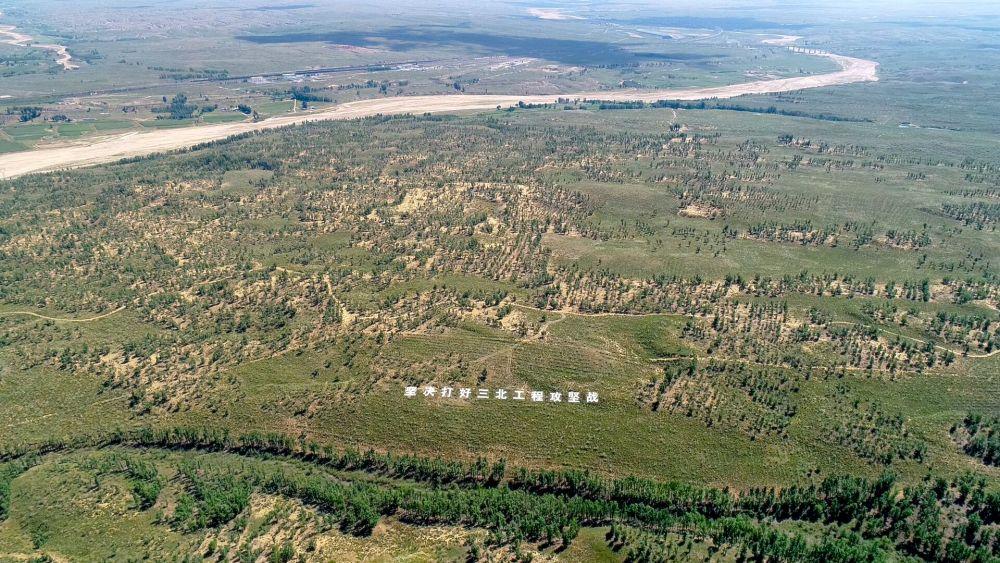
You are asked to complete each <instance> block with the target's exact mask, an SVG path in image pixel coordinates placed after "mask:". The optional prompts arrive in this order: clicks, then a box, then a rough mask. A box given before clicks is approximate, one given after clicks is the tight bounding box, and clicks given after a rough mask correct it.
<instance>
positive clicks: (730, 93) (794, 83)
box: [0, 53, 878, 178]
mask: <svg viewBox="0 0 1000 563" xmlns="http://www.w3.org/2000/svg"><path fill="white" fill-rule="evenodd" d="M814 54H815V55H817V56H822V57H827V58H829V59H832V60H833V61H834V62H836V63H837V64H838V65H840V67H841V70H839V71H836V72H831V73H827V74H820V75H815V76H801V77H795V78H781V79H777V80H760V81H754V82H746V83H743V84H734V85H730V86H716V87H711V88H692V89H684V90H645V91H644V90H618V91H615V92H581V93H577V94H558V95H557V94H549V95H534V96H507V95H459V94H455V95H433V96H402V97H396V98H379V99H370V100H359V101H357V102H348V103H345V104H341V105H338V106H336V107H334V108H330V109H326V110H322V111H317V112H312V113H297V114H295V115H287V116H281V117H273V118H270V119H265V120H263V121H258V122H240V123H226V124H219V125H204V126H196V127H186V128H179V129H170V130H164V131H143V132H131V133H124V134H120V135H114V136H110V137H105V138H102V139H96V140H92V141H90V142H86V143H78V144H70V145H65V146H55V147H49V148H43V149H36V150H31V151H23V152H14V153H8V154H4V155H0V177H3V178H13V177H16V176H22V175H24V174H31V173H34V172H46V171H51V170H59V169H65V168H77V167H81V166H89V165H94V164H102V163H107V162H113V161H115V160H119V159H122V158H128V157H134V156H143V155H148V154H153V153H157V152H164V151H170V150H177V149H183V148H187V147H191V146H193V145H197V144H199V143H206V142H209V141H215V140H219V139H224V138H226V137H230V136H232V135H238V134H241V133H247V132H251V131H261V130H265V129H274V128H277V127H285V126H288V125H294V124H297V123H305V122H309V121H325V120H334V119H354V118H359V117H367V116H372V115H377V114H383V115H388V114H401V113H413V114H421V113H445V112H455V111H483V110H489V109H494V108H496V107H497V106H501V107H510V106H514V105H517V104H518V102H524V103H531V104H546V103H554V102H556V100H557V98H563V99H566V98H570V99H600V100H608V101H637V100H642V101H646V102H654V101H657V100H687V101H690V100H704V99H713V98H714V99H723V98H734V97H737V96H743V95H747V94H772V93H778V92H789V91H795V90H804V89H808V88H821V87H825V86H838V85H843V84H853V83H857V82H871V81H876V80H878V73H877V70H878V63H876V62H874V61H868V60H864V59H857V58H853V57H845V56H842V55H834V54H831V53H814Z"/></svg>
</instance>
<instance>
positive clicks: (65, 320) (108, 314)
mask: <svg viewBox="0 0 1000 563" xmlns="http://www.w3.org/2000/svg"><path fill="white" fill-rule="evenodd" d="M124 310H125V306H124V305H123V306H121V307H118V308H117V309H115V310H113V311H108V312H107V313H101V314H100V315H97V316H96V317H90V318H86V319H67V318H57V317H47V316H45V315H40V314H38V313H34V312H32V311H0V316H6V315H28V316H30V317H36V318H39V319H43V320H46V321H55V322H57V323H89V322H93V321H99V320H101V319H104V318H107V317H110V316H111V315H114V314H116V313H120V312H122V311H124Z"/></svg>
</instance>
